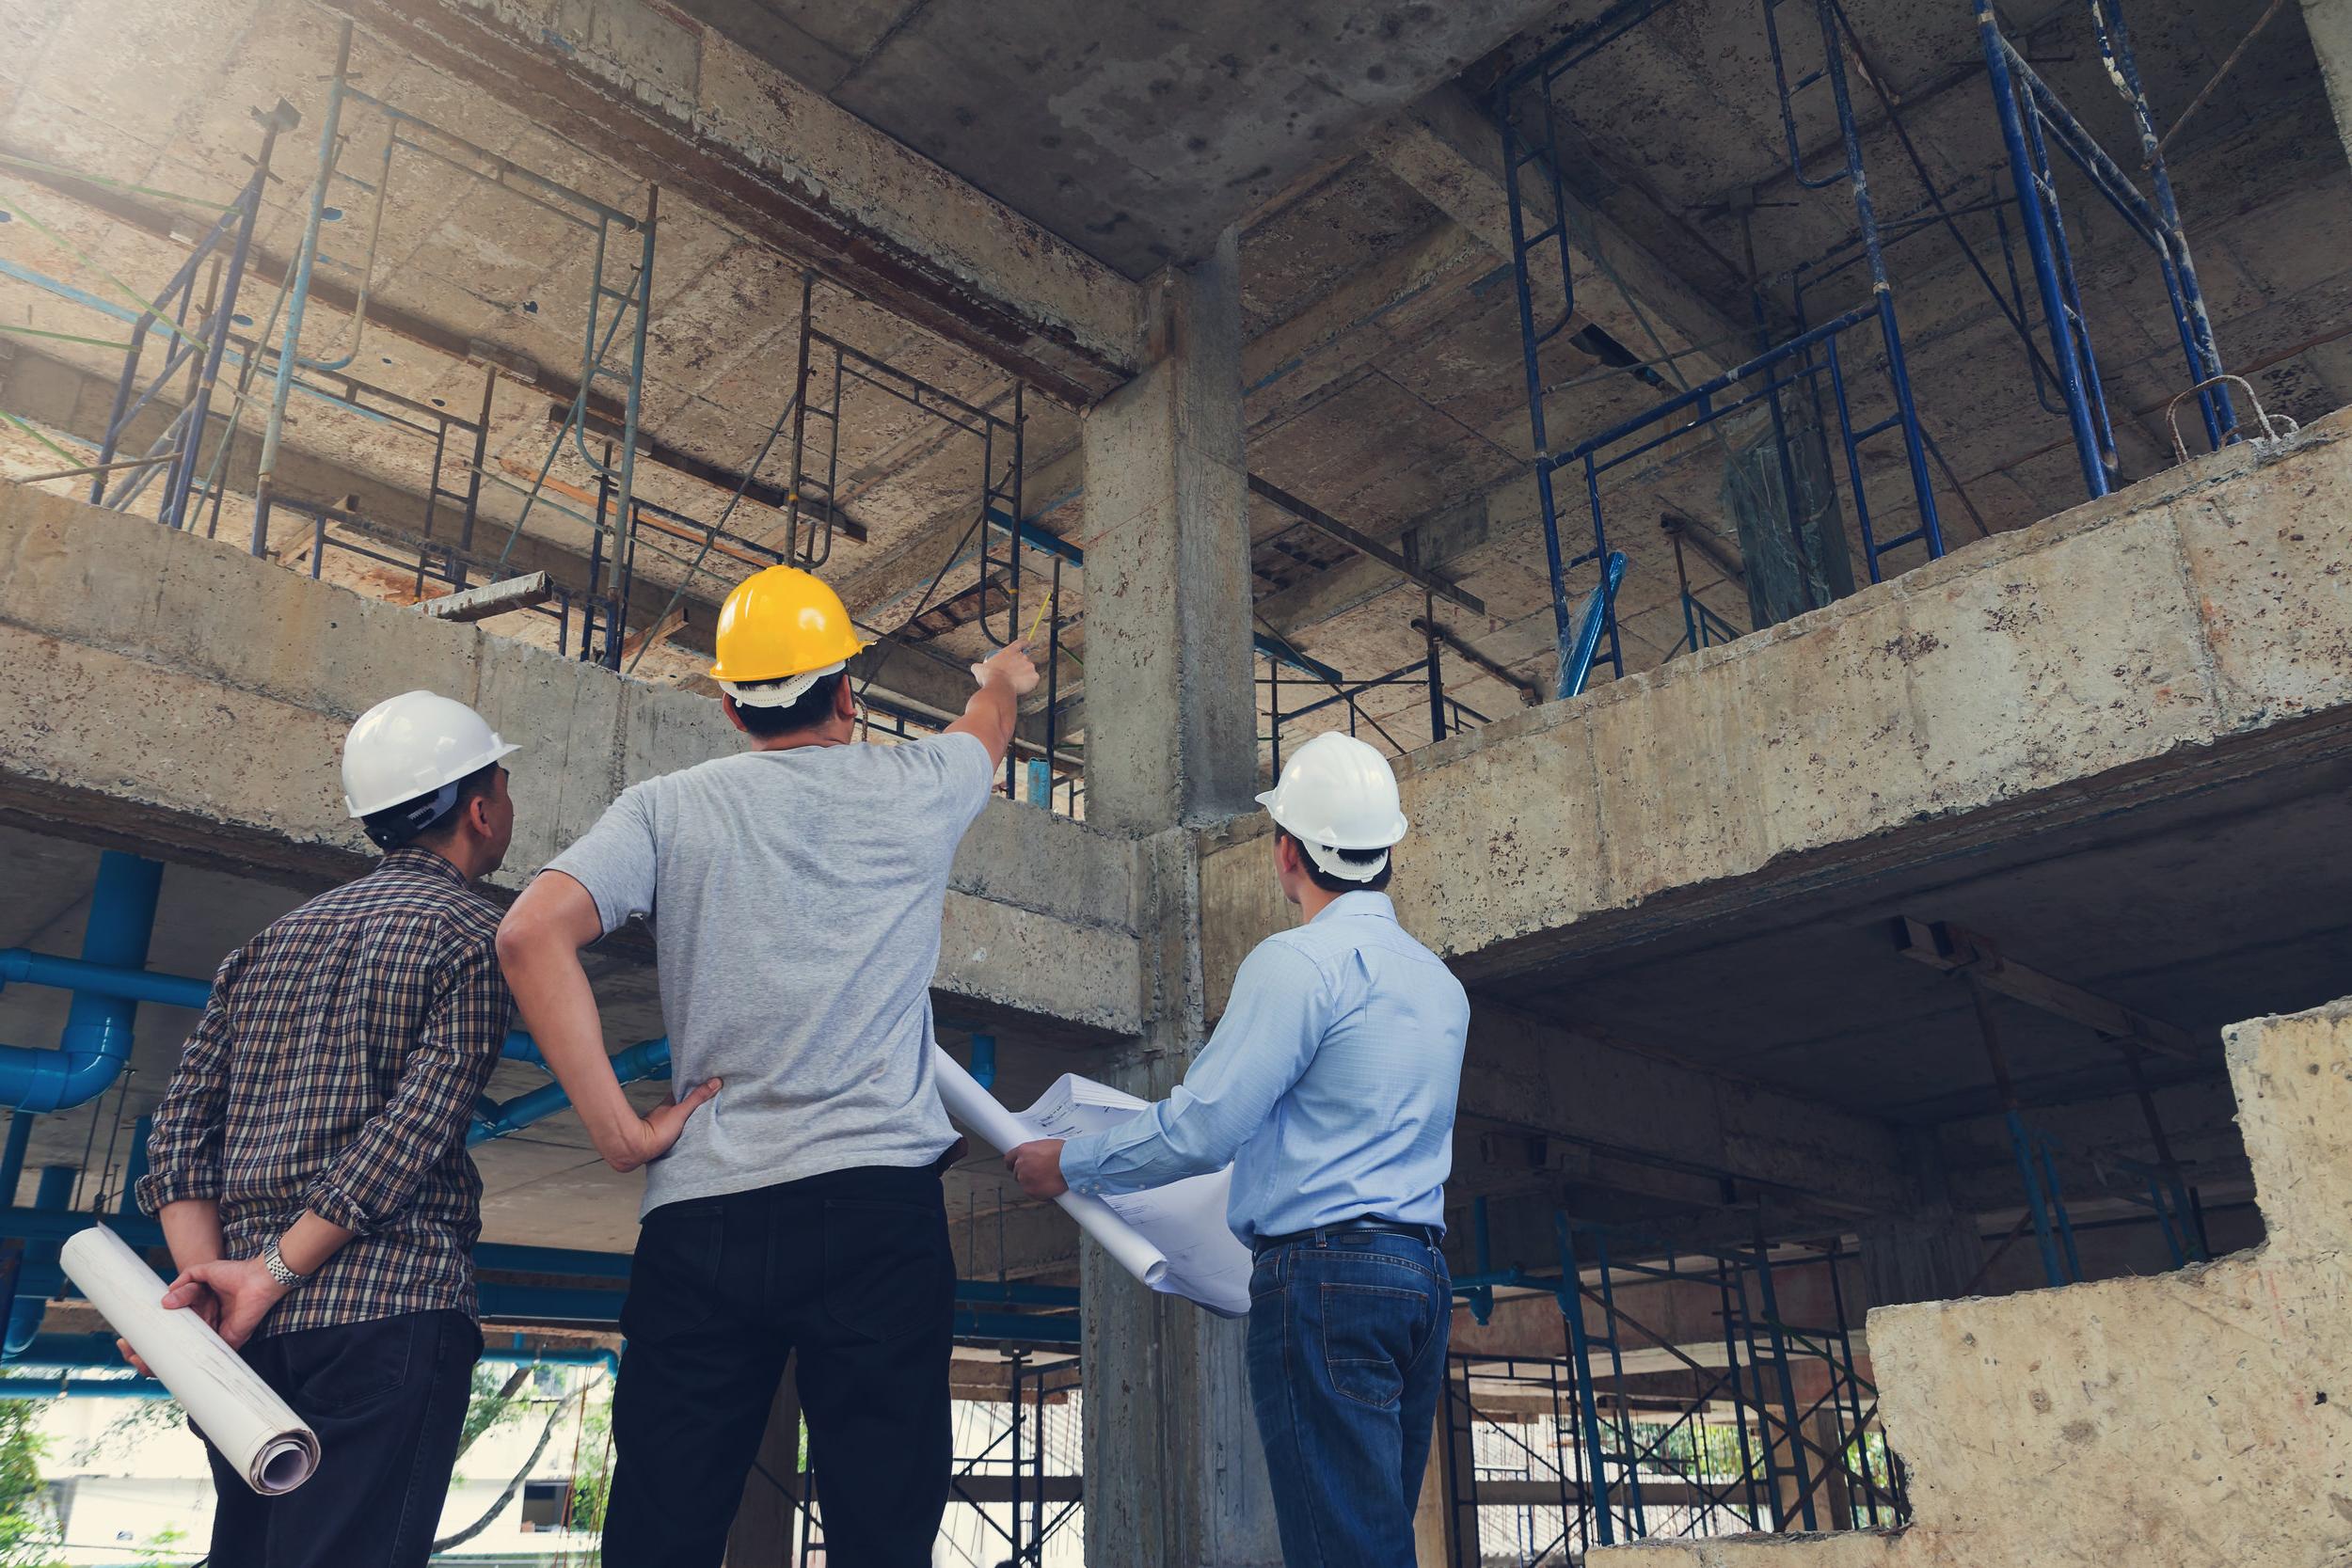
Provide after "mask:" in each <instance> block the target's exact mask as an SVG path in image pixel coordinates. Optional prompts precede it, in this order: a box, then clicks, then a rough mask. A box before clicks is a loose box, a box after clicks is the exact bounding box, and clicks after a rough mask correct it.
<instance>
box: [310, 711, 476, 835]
mask: <svg viewBox="0 0 2352 1568" xmlns="http://www.w3.org/2000/svg"><path fill="white" fill-rule="evenodd" d="M515 750H516V748H515V747H513V746H510V745H508V744H507V743H506V742H505V741H504V740H502V739H501V738H500V737H499V733H498V731H496V730H494V729H492V728H491V727H490V726H489V725H488V724H487V723H486V722H485V721H484V720H483V717H482V715H480V714H478V713H476V712H475V711H474V710H473V709H471V708H469V707H468V706H467V705H465V704H463V703H460V702H455V701H453V700H452V699H450V698H448V697H441V696H437V695H435V694H434V693H432V692H430V691H404V692H402V693H401V694H400V695H399V696H397V697H387V698H386V699H384V701H382V702H380V703H378V704H376V705H374V706H373V707H372V708H370V709H368V711H367V712H365V713H363V714H361V715H359V718H358V721H357V722H356V723H354V724H353V725H352V726H351V734H350V735H348V736H345V737H344V738H343V805H344V806H345V807H346V808H348V809H349V811H350V812H351V815H352V816H374V815H375V814H376V813H378V812H382V811H389V810H390V809H391V808H392V807H394V806H397V805H401V804H404V803H405V802H407V801H410V800H416V801H419V802H420V804H422V803H423V802H425V801H426V800H431V799H433V798H435V797H437V796H438V795H439V794H440V793H441V792H442V791H443V790H446V789H453V788H454V787H455V785H456V784H458V782H459V781H460V780H462V779H464V778H465V777H466V776H467V775H468V774H469V773H477V772H480V771H481V770H482V769H483V768H487V767H489V766H490V764H492V763H494V762H496V761H498V760H499V759H500V758H501V757H503V756H505V755H507V754H509V753H510V752H514V751H515ZM449 805H450V802H448V801H442V802H439V803H438V805H437V809H436V810H434V811H433V813H432V814H431V815H430V816H424V817H423V818H422V820H421V822H419V823H418V824H417V825H418V826H420V827H421V826H422V825H423V824H424V823H426V822H430V821H431V820H432V819H433V817H435V816H439V815H440V814H441V812H443V811H446V810H448V809H449ZM378 842H381V840H379V841H378Z"/></svg>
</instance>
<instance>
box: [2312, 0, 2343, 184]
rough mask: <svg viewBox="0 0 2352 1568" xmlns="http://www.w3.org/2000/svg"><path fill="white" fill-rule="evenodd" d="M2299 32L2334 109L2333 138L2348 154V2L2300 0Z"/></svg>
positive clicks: (2338, 0) (2339, 0) (2340, 0)
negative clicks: (2306, 35) (2305, 37)
mask: <svg viewBox="0 0 2352 1568" xmlns="http://www.w3.org/2000/svg"><path fill="white" fill-rule="evenodd" d="M2303 30H2304V31H2305V32H2307V33H2309V34H2310V35H2311V39H2312V54H2314V55H2318V56H2319V75H2320V79H2321V80H2322V81H2324V82H2326V83H2327V84H2328V103H2331V104H2333V105H2334V106H2335V111H2336V135H2338V136H2340V137H2342V138H2343V140H2344V147H2345V150H2346V151H2347V154H2352V0H2303Z"/></svg>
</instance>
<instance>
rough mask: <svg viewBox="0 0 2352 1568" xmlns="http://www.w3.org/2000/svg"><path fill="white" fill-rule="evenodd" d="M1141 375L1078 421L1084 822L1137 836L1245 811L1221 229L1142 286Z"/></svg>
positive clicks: (1233, 366) (1235, 469) (1234, 350)
mask: <svg viewBox="0 0 2352 1568" xmlns="http://www.w3.org/2000/svg"><path fill="white" fill-rule="evenodd" d="M1146 290H1147V296H1148V302H1149V308H1150V309H1152V321H1151V324H1150V328H1149V331H1148V333H1147V340H1148V344H1149V348H1150V351H1151V362H1150V364H1149V367H1148V368H1147V369H1146V370H1145V371H1144V372H1142V373H1141V374H1139V375H1137V376H1136V378H1135V379H1134V380H1133V381H1131V382H1129V383H1128V384H1127V385H1126V386H1125V387H1123V388H1120V390H1119V391H1117V392H1114V393H1113V394H1112V395H1111V396H1110V397H1108V398H1106V399H1104V401H1103V402H1102V403H1100V404H1096V405H1095V406H1094V407H1093V408H1092V409H1090V410H1089V411H1088V413H1087V416H1086V420H1085V422H1084V424H1083V426H1082V444H1083V452H1084V457H1085V462H1086V527H1085V535H1086V537H1085V544H1086V552H1087V584H1086V587H1087V670H1086V673H1087V693H1086V696H1087V736H1086V741H1087V820H1088V821H1089V823H1090V824H1091V825H1093V826H1095V827H1097V828H1102V829H1105V830H1107V831H1109V832H1134V833H1149V832H1158V831H1160V830H1162V829H1164V828H1168V827H1172V826H1174V825H1176V824H1178V823H1181V822H1198V821H1202V820H1206V819H1208V818H1211V817H1216V816H1225V815H1228V814H1231V813H1233V812H1237V811H1242V810H1245V809H1247V808H1248V805H1249V797H1250V795H1251V793H1252V790H1253V780H1254V779H1255V777H1256V771H1257V739H1256V736H1257V717H1256V710H1255V705H1254V703H1253V699H1252V692H1251V689H1250V680H1251V673H1250V670H1251V667H1250V641H1249V634H1250V626H1251V620H1250V580H1249V527H1248V468H1247V467H1246V464H1245V461H1244V458H1243V455H1242V435H1241V428H1242V427H1241V289H1240V283H1239V277H1238V263H1237V260H1236V252H1235V243H1234V236H1233V235H1232V233H1231V232H1228V233H1226V234H1225V235H1224V236H1222V237H1221V238H1220V239H1219V241H1218V242H1217V245H1216V250H1215V251H1214V252H1213V253H1212V254H1211V255H1210V256H1209V257H1208V258H1206V259H1205V260H1203V261H1200V263H1199V264H1198V265H1196V266H1194V267H1191V268H1188V269H1185V270H1183V271H1176V270H1172V269H1171V270H1170V271H1168V272H1164V273H1162V274H1160V275H1159V277H1157V278H1155V279H1153V280H1152V282H1151V283H1149V284H1147V285H1146Z"/></svg>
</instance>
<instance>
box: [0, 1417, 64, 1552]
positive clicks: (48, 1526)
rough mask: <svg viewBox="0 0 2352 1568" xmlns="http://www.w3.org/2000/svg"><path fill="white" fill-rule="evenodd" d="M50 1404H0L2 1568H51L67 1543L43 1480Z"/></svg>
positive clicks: (0, 1548) (0, 1533) (0, 1531)
mask: <svg viewBox="0 0 2352 1568" xmlns="http://www.w3.org/2000/svg"><path fill="white" fill-rule="evenodd" d="M48 1408H49V1402H48V1401H47V1400H0V1568H45V1565H46V1564H49V1563H53V1562H55V1561H56V1550H57V1547H58V1545H59V1544H60V1543H61V1540H62V1538H61V1537H60V1536H59V1535H58V1533H57V1517H56V1512H55V1511H54V1510H52V1509H51V1507H50V1506H49V1499H48V1497H47V1495H46V1489H45V1486H44V1483H43V1482H42V1481H41V1476H40V1460H41V1450H42V1443H41V1436H40V1418H41V1413H42V1412H43V1411H45V1410H47V1409H48Z"/></svg>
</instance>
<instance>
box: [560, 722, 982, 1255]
mask: <svg viewBox="0 0 2352 1568" xmlns="http://www.w3.org/2000/svg"><path fill="white" fill-rule="evenodd" d="M993 778H994V769H993V768H992V767H991V765H990V763H989V759H988V749H987V748H986V747H984V746H982V745H981V744H980V742H979V741H977V740H976V739H974V738H973V737H972V736H968V735H943V736H931V737H930V738H927V739H923V740H917V741H913V742H910V743H909V744H906V745H902V746H863V745H850V746H806V747H799V748H796V749H793V750H790V751H784V752H745V753H743V754H741V755H739V756H731V757H721V758H718V759H716V760H713V761H710V762H706V763H704V764H702V765H701V766H699V767H695V768H687V769H685V770H684V771H683V772H678V773H669V774H665V775H663V776H662V777H660V778H658V779H647V780H646V781H645V782H644V783H643V784H634V785H631V786H630V787H629V788H628V789H627V790H624V791H623V792H622V794H621V798H620V799H619V800H615V801H613V802H612V807H611V809H610V810H608V811H607V812H606V813H605V814H604V816H603V817H602V818H600V819H599V820H598V821H597V823H596V826H595V827H594V828H592V829H590V830H589V831H588V834H587V836H586V837H584V838H582V839H581V840H580V842H579V843H577V844H575V845H573V846H572V847H570V848H569V849H566V850H564V853H562V854H561V855H558V856H557V857H556V858H555V859H554V860H553V861H551V862H549V863H548V869H549V870H551V871H561V872H563V873H564V875H566V876H568V877H571V878H573V879H576V880H577V881H578V882H579V883H580V885H581V886H582V887H584V888H586V889H587V890H588V893H589V895H590V896H592V897H593V898H595V899H596V913H597V915H598V917H599V918H600V919H601V920H602V921H603V923H604V928H605V930H606V931H607V932H611V931H612V930H614V929H616V928H618V927H620V926H622V925H623V924H624V923H626V922H627V921H628V918H629V917H630V916H631V915H637V914H644V915H649V916H651V917H652V920H653V923H654V936H655V941H656V942H658V943H659V945H660V975H661V1011H662V1016H663V1018H664V1020H665V1021H666V1022H668V1025H669V1030H670V1060H671V1063H672V1064H673V1065H672V1072H673V1082H675V1083H677V1084H680V1085H692V1084H699V1083H702V1082H703V1081H705V1080H706V1079H709V1078H719V1079H723V1080H724V1084H725V1086H724V1087H723V1089H721V1090H720V1092H719V1095H718V1098H717V1099H715V1100H713V1101H710V1103H708V1104H707V1105H705V1106H704V1107H703V1108H702V1109H700V1110H698V1111H696V1112H695V1113H694V1115H693V1117H691V1119H690V1120H688V1122H687V1124H686V1131H685V1133H684V1134H683V1135H682V1136H681V1137H680V1138H679V1139H678V1141H677V1146H676V1147H675V1148H673V1149H672V1150H671V1151H670V1153H669V1154H668V1156H667V1157H665V1158H663V1159H660V1160H658V1161H656V1162H655V1163H654V1164H651V1165H650V1166H648V1167H647V1168H646V1178H645V1197H644V1206H643V1209H642V1210H641V1212H652V1211H653V1210H655V1209H657V1208H659V1207H660V1206H661V1205H662V1204H665V1203H677V1202H680V1201H683V1200H685V1199H688V1198H695V1197H708V1196H714V1195H717V1194H720V1193H734V1192H743V1191H746V1190H748V1189H751V1188H754V1187H765V1186H769V1185H771V1184H772V1183H775V1182H779V1181H795V1180H800V1179H801V1178H803V1177H805V1176H815V1175H817V1174H818V1173H819V1172H823V1171H832V1170H841V1169H844V1168H846V1167H849V1166H852V1165H927V1164H930V1163H931V1162H932V1161H933V1160H935V1159H937V1158H938V1157H939V1156H940V1154H941V1153H943V1152H944V1151H945V1150H946V1148H947V1146H948V1145H949V1144H951V1143H953V1142H954V1141H955V1133H954V1132H952V1131H951V1130H950V1129H949V1127H948V1125H947V1117H946V1112H944V1111H943V1110H941V1109H940V1104H939V1091H938V1089H937V1088H936V1086H935V1085H933V1082H932V1075H931V1044H932V1035H931V999H930V983H931V975H932V974H933V972H934V971H935V970H936V969H937V968H938V967H939V923H940V913H941V905H942V903H943V901H944V900H945V898H946V891H947V871H948V867H949V865H950V863H952V862H953V861H954V859H955V853H956V846H957V844H958V843H959V842H960V841H961V839H962V837H963V831H964V829H966V828H967V827H969V826H970V825H971V823H972V819H973V818H974V817H976V816H978V815H979V814H980V808H981V807H983V806H985V805H986V804H987V803H988V797H989V790H990V787H991V785H992V784H993Z"/></svg>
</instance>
